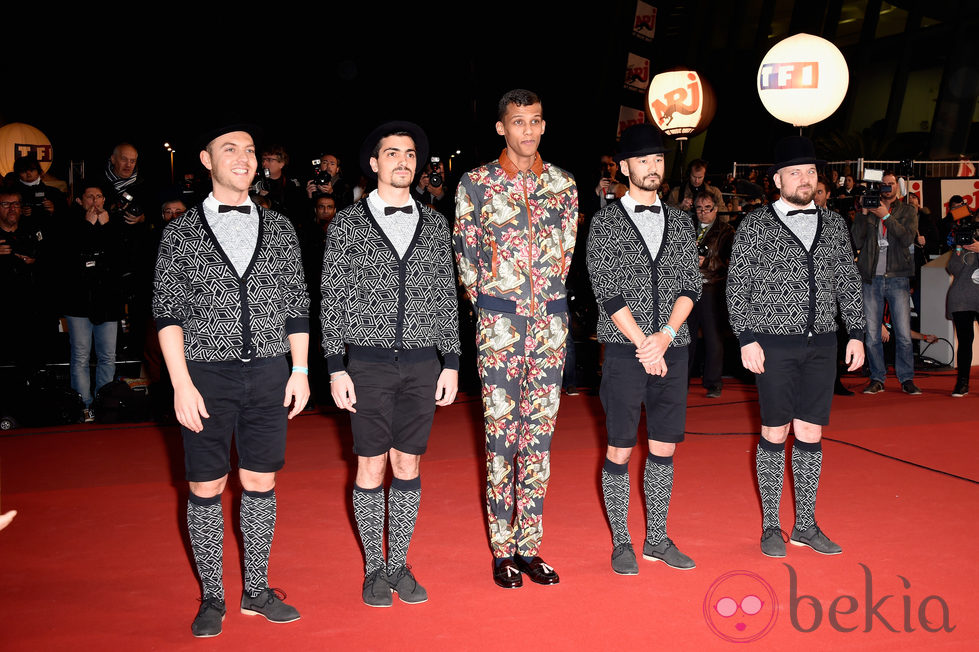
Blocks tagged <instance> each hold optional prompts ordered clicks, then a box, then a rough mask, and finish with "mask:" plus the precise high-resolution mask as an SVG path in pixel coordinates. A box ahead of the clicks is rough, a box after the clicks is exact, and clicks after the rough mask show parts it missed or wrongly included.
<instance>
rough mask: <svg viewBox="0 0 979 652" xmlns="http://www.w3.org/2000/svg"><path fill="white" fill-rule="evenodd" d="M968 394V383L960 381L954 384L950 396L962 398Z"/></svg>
mask: <svg viewBox="0 0 979 652" xmlns="http://www.w3.org/2000/svg"><path fill="white" fill-rule="evenodd" d="M968 393H969V383H968V381H965V380H960V381H958V382H956V383H955V389H953V390H952V396H954V397H955V398H962V397H963V396H965V395H966V394H968Z"/></svg>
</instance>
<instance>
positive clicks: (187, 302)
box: [153, 124, 309, 637]
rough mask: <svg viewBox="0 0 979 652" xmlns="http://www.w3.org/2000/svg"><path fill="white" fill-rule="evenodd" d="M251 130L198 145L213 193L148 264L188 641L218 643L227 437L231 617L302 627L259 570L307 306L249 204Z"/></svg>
mask: <svg viewBox="0 0 979 652" xmlns="http://www.w3.org/2000/svg"><path fill="white" fill-rule="evenodd" d="M255 131H256V130H255V128H254V127H252V126H250V125H241V124H238V125H230V126H227V127H222V128H219V129H215V130H212V131H211V132H209V133H208V134H206V135H205V136H203V137H202V149H201V153H200V159H201V163H202V164H203V165H204V167H206V168H207V169H208V170H210V172H211V180H212V183H213V192H211V194H210V195H209V196H208V197H207V199H205V200H204V201H203V202H202V203H201V204H199V205H197V206H195V207H193V208H191V209H190V210H188V211H187V212H186V213H185V214H184V215H182V216H180V217H178V218H175V219H173V220H171V221H170V222H169V223H168V224H167V226H166V228H165V230H164V232H163V235H162V238H161V242H160V249H159V254H158V256H157V261H156V281H155V294H154V297H153V316H154V318H155V319H156V326H157V329H158V330H159V337H160V348H161V349H162V351H163V356H164V358H165V360H166V363H167V368H168V369H169V371H170V378H171V380H172V382H173V389H174V411H175V413H176V416H177V420H178V421H179V422H180V425H181V432H182V434H183V441H184V460H185V465H186V470H187V480H188V481H189V482H190V495H189V498H188V502H187V524H188V528H189V530H190V543H191V547H192V548H193V551H194V559H195V561H196V563H197V572H198V574H199V575H200V579H201V585H202V589H203V590H202V594H203V597H202V599H201V606H200V610H199V611H198V614H197V617H196V618H195V619H194V623H193V625H192V626H191V631H192V632H193V634H194V636H197V637H208V636H217V635H218V634H220V633H221V622H222V621H223V620H224V616H225V603H224V585H223V583H222V572H223V552H222V547H223V537H224V513H223V510H222V507H221V494H222V493H223V492H224V489H225V486H226V484H227V482H228V473H229V471H230V461H229V457H230V456H229V453H230V446H231V437H232V433H234V437H235V440H236V447H237V451H238V477H239V479H240V480H241V486H242V496H241V533H242V538H243V540H244V568H245V578H244V579H245V586H244V592H243V594H242V597H241V612H242V613H243V614H247V615H261V616H265V618H267V619H268V620H270V621H272V622H275V623H287V622H291V621H294V620H298V619H299V612H298V611H296V609H295V608H294V607H292V606H290V605H288V604H286V603H285V602H283V598H285V594H284V593H282V592H281V591H279V590H278V589H273V588H269V585H268V563H269V552H270V550H271V547H272V535H273V534H274V532H275V519H276V500H275V474H276V471H278V470H279V469H281V468H282V467H283V465H284V464H285V449H286V423H287V417H288V418H289V419H291V418H292V417H294V416H295V415H297V414H299V412H301V411H302V409H303V407H304V406H305V405H306V401H307V399H308V398H309V383H308V382H307V374H308V372H309V370H308V365H307V351H308V349H309V297H308V293H307V290H306V284H305V281H304V280H303V266H302V260H301V259H300V255H299V243H298V241H297V239H296V233H295V231H294V230H293V228H292V225H291V224H290V223H289V220H287V219H286V218H285V217H284V216H282V215H280V214H279V213H276V212H274V211H270V210H262V209H259V208H258V207H257V206H255V204H254V203H253V202H252V201H251V199H250V198H249V196H248V188H249V186H250V185H251V183H252V179H253V178H254V176H255V170H256V169H257V167H258V161H257V159H256V156H255V137H254V134H255ZM287 354H291V357H292V369H291V371H290V369H289V365H288V363H287V361H286V356H287ZM290 405H291V409H290Z"/></svg>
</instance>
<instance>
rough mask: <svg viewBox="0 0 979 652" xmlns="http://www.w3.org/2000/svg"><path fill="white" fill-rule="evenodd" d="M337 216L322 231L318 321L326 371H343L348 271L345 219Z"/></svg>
mask: <svg viewBox="0 0 979 652" xmlns="http://www.w3.org/2000/svg"><path fill="white" fill-rule="evenodd" d="M344 218H345V216H344V215H343V214H340V215H337V216H336V218H334V220H333V222H332V223H330V226H329V227H328V228H327V230H326V247H325V248H324V251H323V275H322V282H321V289H322V293H323V294H322V301H321V307H320V322H321V324H322V328H323V355H325V356H326V366H327V370H328V371H329V372H330V373H334V372H336V371H343V370H344V369H345V365H344V364H343V354H344V353H345V348H344V342H343V335H344V333H345V332H346V329H347V324H346V320H347V306H348V302H349V297H350V292H351V287H352V286H351V283H350V275H351V273H352V270H351V267H350V261H349V259H348V258H347V246H346V241H347V233H346V231H347V220H346V219H344Z"/></svg>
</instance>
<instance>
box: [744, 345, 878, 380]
mask: <svg viewBox="0 0 979 652" xmlns="http://www.w3.org/2000/svg"><path fill="white" fill-rule="evenodd" d="M851 341H852V340H851ZM860 360H861V364H862V362H863V349H862V348H861V349H860ZM741 364H743V365H744V368H745V369H747V370H748V371H750V372H752V373H756V374H763V373H765V352H764V351H763V350H762V348H761V344H759V343H758V342H752V343H751V344H745V345H744V346H742V347H741Z"/></svg>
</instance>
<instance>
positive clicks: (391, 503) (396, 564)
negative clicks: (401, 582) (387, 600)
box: [388, 476, 422, 575]
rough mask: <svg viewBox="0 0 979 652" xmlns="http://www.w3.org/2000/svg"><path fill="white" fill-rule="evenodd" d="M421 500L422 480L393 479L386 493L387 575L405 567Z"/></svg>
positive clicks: (419, 478)
mask: <svg viewBox="0 0 979 652" xmlns="http://www.w3.org/2000/svg"><path fill="white" fill-rule="evenodd" d="M421 498H422V478H421V476H418V477H417V478H414V479H412V480H402V479H400V478H394V479H392V480H391V491H390V492H389V493H388V575H393V574H394V573H395V571H397V570H398V569H399V568H401V567H402V566H404V565H405V563H407V560H408V546H409V545H410V544H411V535H412V534H414V532H415V521H416V520H417V519H418V505H419V504H420V503H421Z"/></svg>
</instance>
